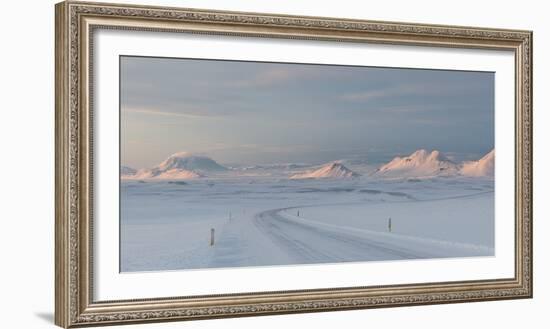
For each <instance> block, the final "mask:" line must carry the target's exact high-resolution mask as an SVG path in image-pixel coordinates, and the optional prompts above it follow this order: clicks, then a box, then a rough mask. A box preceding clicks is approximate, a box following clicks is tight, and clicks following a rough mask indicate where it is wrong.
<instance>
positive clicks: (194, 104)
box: [119, 56, 495, 272]
mask: <svg viewBox="0 0 550 329" xmlns="http://www.w3.org/2000/svg"><path fill="white" fill-rule="evenodd" d="M494 82H495V76H494V72H483V71H460V70H435V69H414V68H397V67H396V68H391V67H368V66H357V65H340V64H338V65H336V64H334V65H333V64H319V63H289V62H284V63H283V62H260V61H238V60H211V59H193V58H163V57H149V56H121V57H120V164H119V165H120V271H121V272H138V271H168V270H193V269H205V268H235V267H254V266H293V265H297V264H327V263H342V262H369V261H376V262H380V261H414V260H418V259H438V258H449V257H455V258H457V257H492V256H494V255H495V250H494V248H495V237H494V234H495V232H494V231H495V230H494V229H495V220H494V216H495V209H494V202H495V201H494V199H495V195H494V193H495V192H494V190H495V179H494V166H495V151H494V146H495V139H494V138H495V129H494V123H495V115H494V114H495V100H494V95H495V85H494Z"/></svg>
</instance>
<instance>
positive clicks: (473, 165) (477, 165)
mask: <svg viewBox="0 0 550 329" xmlns="http://www.w3.org/2000/svg"><path fill="white" fill-rule="evenodd" d="M460 173H461V174H462V175H463V176H471V177H481V176H494V175H495V150H494V149H493V150H492V151H491V152H489V153H487V154H486V155H485V156H483V157H482V158H481V159H479V160H477V161H467V162H464V164H463V165H462V168H461V169H460Z"/></svg>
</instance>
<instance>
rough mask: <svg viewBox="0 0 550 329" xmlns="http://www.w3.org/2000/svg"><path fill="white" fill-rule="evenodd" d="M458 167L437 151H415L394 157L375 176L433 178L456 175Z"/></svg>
mask: <svg viewBox="0 0 550 329" xmlns="http://www.w3.org/2000/svg"><path fill="white" fill-rule="evenodd" d="M459 171H460V166H459V165H457V164H456V163H454V162H452V161H451V160H449V159H447V158H446V157H445V156H443V155H442V154H441V153H440V152H439V151H432V152H428V151H426V150H423V149H422V150H417V151H415V152H414V153H412V154H411V155H409V156H406V157H395V158H394V159H393V160H391V161H390V162H388V163H387V164H385V165H383V166H382V167H380V168H378V169H377V170H376V172H374V175H375V176H383V177H407V178H410V177H433V176H452V175H456V174H458V173H459Z"/></svg>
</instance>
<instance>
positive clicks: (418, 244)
mask: <svg viewBox="0 0 550 329" xmlns="http://www.w3.org/2000/svg"><path fill="white" fill-rule="evenodd" d="M297 208H299V207H292V208H281V209H272V210H267V211H263V212H261V213H259V214H257V215H256V216H255V218H254V224H255V226H256V227H257V228H258V230H259V231H260V232H262V233H263V234H264V235H265V237H266V238H268V239H270V240H271V242H272V243H273V244H274V245H275V246H277V247H278V248H280V249H282V250H283V251H284V252H285V253H286V254H288V255H289V256H290V257H291V258H292V259H293V260H294V261H295V262H296V263H304V264H311V263H327V262H328V263H330V262H346V261H373V260H402V259H423V258H445V257H456V256H462V257H467V256H483V255H490V254H491V253H492V250H491V249H490V248H483V247H480V246H477V245H471V244H464V243H450V242H446V241H440V240H434V239H426V238H419V237H412V236H406V235H401V234H396V233H389V232H388V233H386V232H375V231H371V230H367V229H360V228H355V227H347V226H342V225H338V226H337V225H333V224H327V223H322V222H317V221H315V220H310V219H306V218H302V217H299V216H297V215H295V213H296V210H295V209H297Z"/></svg>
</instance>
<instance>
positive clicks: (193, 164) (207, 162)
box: [157, 152, 227, 172]
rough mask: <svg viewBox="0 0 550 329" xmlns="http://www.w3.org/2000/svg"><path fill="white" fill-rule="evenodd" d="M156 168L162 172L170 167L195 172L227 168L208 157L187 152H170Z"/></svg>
mask: <svg viewBox="0 0 550 329" xmlns="http://www.w3.org/2000/svg"><path fill="white" fill-rule="evenodd" d="M157 168H158V169H159V170H161V171H163V172H166V171H168V170H171V169H185V170H192V171H196V172H208V171H225V170H227V168H225V167H224V166H222V165H220V164H219V163H217V162H216V161H214V160H212V159H210V158H208V157H205V156H198V155H193V154H190V153H188V152H178V153H174V154H172V155H171V156H169V157H168V158H167V159H166V160H164V161H163V162H162V163H161V164H159V165H158V167H157Z"/></svg>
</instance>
